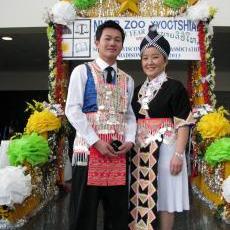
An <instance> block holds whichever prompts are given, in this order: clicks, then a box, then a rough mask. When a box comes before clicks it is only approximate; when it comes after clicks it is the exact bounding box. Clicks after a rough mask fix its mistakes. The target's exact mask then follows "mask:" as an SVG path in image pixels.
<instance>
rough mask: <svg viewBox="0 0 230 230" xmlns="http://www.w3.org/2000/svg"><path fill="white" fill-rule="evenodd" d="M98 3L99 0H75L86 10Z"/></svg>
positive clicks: (74, 2) (75, 3)
mask: <svg viewBox="0 0 230 230" xmlns="http://www.w3.org/2000/svg"><path fill="white" fill-rule="evenodd" d="M96 3H97V0H73V4H74V6H75V7H76V8H78V9H80V10H85V9H87V8H89V7H91V6H93V5H95V4H96Z"/></svg>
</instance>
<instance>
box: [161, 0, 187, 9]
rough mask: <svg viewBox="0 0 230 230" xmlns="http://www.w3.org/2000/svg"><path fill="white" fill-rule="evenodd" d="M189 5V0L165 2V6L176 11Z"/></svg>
mask: <svg viewBox="0 0 230 230" xmlns="http://www.w3.org/2000/svg"><path fill="white" fill-rule="evenodd" d="M187 3H188V1H187V0H164V4H165V5H166V6H169V7H171V8H173V9H174V10H176V9H179V8H180V7H182V6H184V5H185V4H187Z"/></svg>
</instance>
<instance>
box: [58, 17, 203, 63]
mask: <svg viewBox="0 0 230 230" xmlns="http://www.w3.org/2000/svg"><path fill="white" fill-rule="evenodd" d="M109 19H111V20H114V21H116V22H117V23H119V24H120V26H121V27H122V28H123V29H124V31H125V34H126V37H125V42H124V47H123V50H122V52H121V53H120V55H119V59H120V60H132V59H140V50H139V47H140V43H141V41H142V39H143V38H144V36H145V35H146V34H147V33H148V28H149V26H150V25H153V24H154V25H155V27H156V29H157V31H158V33H160V34H162V35H164V37H165V38H166V39H167V40H168V41H169V43H170V46H171V52H170V56H169V59H171V60H200V51H199V40H198V31H197V23H196V22H194V21H191V20H188V19H186V18H181V17H178V18H171V17H170V18H168V17H167V18H164V17H163V18H162V17H156V18H132V17H128V18H126V17H124V18H84V19H77V20H75V21H74V23H72V24H70V25H68V27H64V29H63V41H62V48H63V59H64V60H68V59H94V58H95V57H97V50H96V47H95V44H94V43H95V33H96V29H97V27H98V26H99V25H100V24H102V23H103V22H104V21H106V20H109Z"/></svg>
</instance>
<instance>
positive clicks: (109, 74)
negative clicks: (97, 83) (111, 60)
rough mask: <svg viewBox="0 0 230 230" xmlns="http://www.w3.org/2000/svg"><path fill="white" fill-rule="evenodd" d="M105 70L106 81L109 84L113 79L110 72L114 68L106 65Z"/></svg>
mask: <svg viewBox="0 0 230 230" xmlns="http://www.w3.org/2000/svg"><path fill="white" fill-rule="evenodd" d="M105 70H106V71H107V76H106V82H107V83H109V84H110V83H112V81H113V76H112V72H113V71H114V68H113V67H111V66H108V67H107V68H105Z"/></svg>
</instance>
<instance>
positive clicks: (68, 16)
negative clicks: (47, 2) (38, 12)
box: [51, 0, 76, 25]
mask: <svg viewBox="0 0 230 230" xmlns="http://www.w3.org/2000/svg"><path fill="white" fill-rule="evenodd" d="M51 18H52V21H53V22H54V23H57V24H61V25H68V24H70V23H72V22H73V21H74V20H75V18H76V11H75V8H74V6H73V4H71V3H70V2H69V1H66V0H62V1H59V2H57V3H56V4H55V5H54V6H53V8H52V9H51Z"/></svg>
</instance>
